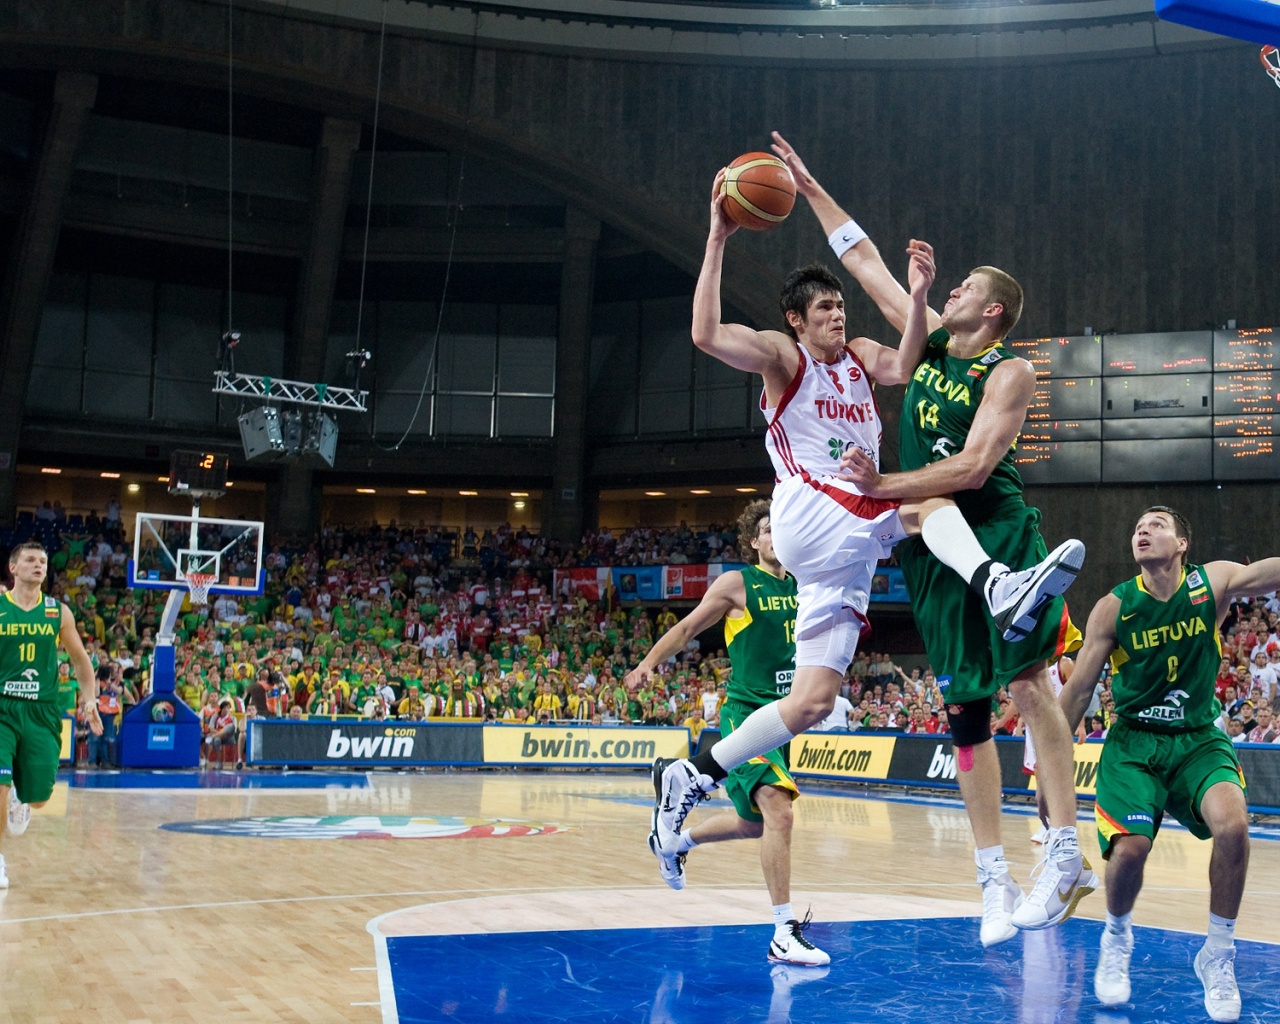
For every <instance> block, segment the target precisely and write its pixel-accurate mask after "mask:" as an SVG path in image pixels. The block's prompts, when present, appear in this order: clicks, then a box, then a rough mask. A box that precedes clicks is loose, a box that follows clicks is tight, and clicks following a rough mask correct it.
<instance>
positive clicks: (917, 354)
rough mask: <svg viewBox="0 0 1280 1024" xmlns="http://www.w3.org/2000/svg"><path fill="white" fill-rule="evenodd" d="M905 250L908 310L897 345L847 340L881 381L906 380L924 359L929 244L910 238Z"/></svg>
mask: <svg viewBox="0 0 1280 1024" xmlns="http://www.w3.org/2000/svg"><path fill="white" fill-rule="evenodd" d="M907 252H908V253H910V255H911V260H910V263H909V264H908V266H907V279H908V280H909V281H910V282H911V309H910V311H909V312H908V314H907V324H906V328H905V329H904V330H903V332H902V342H901V343H900V344H899V345H898V347H897V348H889V346H887V345H881V344H879V343H877V342H874V341H872V340H871V339H870V338H853V339H852V340H851V341H850V342H849V344H850V346H851V347H852V348H853V349H854V351H855V352H857V354H858V358H859V359H860V360H861V361H862V365H863V366H865V367H866V368H867V373H868V374H870V375H871V378H872V379H873V380H875V381H877V382H879V383H881V384H905V383H907V381H909V380H910V379H911V375H912V374H913V373H915V370H916V367H917V366H919V365H920V360H921V359H923V358H924V349H925V341H926V340H927V339H928V337H929V330H928V313H929V307H928V297H929V287H930V285H932V284H933V280H934V274H935V268H934V261H933V246H931V245H930V244H929V243H928V242H921V241H918V240H917V239H914V238H913V239H911V244H910V245H909V246H908V247H907Z"/></svg>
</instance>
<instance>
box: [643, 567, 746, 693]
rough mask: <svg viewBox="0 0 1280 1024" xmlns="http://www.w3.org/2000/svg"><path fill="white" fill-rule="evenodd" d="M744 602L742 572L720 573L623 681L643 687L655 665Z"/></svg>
mask: <svg viewBox="0 0 1280 1024" xmlns="http://www.w3.org/2000/svg"><path fill="white" fill-rule="evenodd" d="M746 604H747V587H746V584H745V583H743V582H742V573H741V572H738V571H733V572H726V573H721V574H720V575H719V576H717V577H716V580H715V582H714V583H712V584H711V586H710V587H708V588H707V592H706V594H704V595H703V597H702V600H701V601H699V602H698V606H697V607H696V608H694V609H693V611H691V612H690V613H689V614H688V615H686V616H685V617H684V618H683V619H681V620H680V621H679V622H677V623H676V624H675V625H674V626H672V627H671V628H670V629H669V630H667V631H666V632H665V633H663V634H662V636H661V637H659V638H658V642H657V643H655V644H654V645H653V647H651V648H650V649H649V653H648V654H646V655H645V656H644V659H643V660H642V661H641V662H640V664H639V665H637V666H636V667H635V668H634V669H632V670H631V671H630V672H628V673H627V677H626V684H627V685H628V686H630V685H632V684H633V683H635V684H637V685H640V686H643V685H644V684H645V683H646V682H648V679H649V676H650V674H651V673H652V672H653V669H654V666H655V665H659V664H661V663H662V662H664V661H666V660H667V659H668V658H670V657H671V656H672V655H674V654H677V653H679V652H680V651H683V650H684V649H685V648H686V647H687V646H688V645H689V641H690V640H692V639H693V638H694V637H695V636H697V635H698V634H699V633H701V632H702V631H703V630H704V629H706V628H707V627H708V626H710V625H711V624H712V623H714V622H718V621H719V620H720V619H722V618H724V617H725V616H726V615H728V614H729V613H730V612H732V611H741V610H742V609H743V608H745V607H746Z"/></svg>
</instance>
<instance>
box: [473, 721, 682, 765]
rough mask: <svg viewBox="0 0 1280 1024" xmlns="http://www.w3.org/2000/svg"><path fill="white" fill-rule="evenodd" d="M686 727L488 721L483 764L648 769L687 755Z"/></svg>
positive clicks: (485, 732) (485, 729) (485, 730)
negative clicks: (656, 761)
mask: <svg viewBox="0 0 1280 1024" xmlns="http://www.w3.org/2000/svg"><path fill="white" fill-rule="evenodd" d="M688 756H689V730H688V729H657V728H645V727H643V726H607V725H606V726H600V725H594V726H590V725H584V726H575V727H570V728H561V727H559V726H552V725H532V726H524V725H486V726H485V727H484V763H485V764H541V765H548V766H550V765H584V766H588V765H589V766H590V767H592V768H627V767H648V766H649V765H651V764H652V763H653V759H654V758H655V757H688Z"/></svg>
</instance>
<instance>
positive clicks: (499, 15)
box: [243, 0, 1223, 65]
mask: <svg viewBox="0 0 1280 1024" xmlns="http://www.w3.org/2000/svg"><path fill="white" fill-rule="evenodd" d="M243 2H244V3H246V4H249V5H255V6H259V7H264V8H269V7H277V8H286V9H287V11H288V13H289V14H290V15H291V16H294V17H299V16H301V17H316V18H322V19H331V20H338V21H364V22H376V23H379V24H381V22H382V19H383V18H384V17H385V19H386V23H387V26H388V28H389V29H391V30H394V31H409V32H413V31H418V32H422V33H424V34H427V35H436V36H442V37H456V38H465V39H468V40H472V41H477V42H483V43H487V44H489V45H495V46H505V47H511V48H518V49H533V50H547V51H578V52H582V53H589V54H593V55H613V56H617V57H619V58H626V59H632V60H634V59H647V60H659V61H679V62H691V61H696V62H706V61H725V62H735V61H747V60H749V61H752V62H759V61H761V60H764V61H768V62H771V63H776V64H788V63H795V62H803V63H805V64H806V65H813V64H818V65H839V64H842V63H847V62H855V63H858V64H862V65H866V64H887V63H895V62H901V61H908V62H921V63H938V62H944V63H951V62H957V61H960V62H963V61H970V60H1001V61H1026V60H1045V59H1073V58H1096V57H1099V56H1105V55H1107V54H1114V55H1117V56H1119V55H1131V54H1134V53H1142V52H1168V51H1169V50H1170V49H1174V48H1184V47H1203V46H1214V45H1222V44H1223V40H1221V39H1220V38H1219V37H1216V36H1211V35H1207V34H1205V33H1202V32H1197V31H1195V30H1192V29H1186V28H1183V27H1182V26H1179V25H1174V24H1170V23H1168V22H1163V21H1160V20H1159V19H1158V18H1156V16H1155V11H1154V4H1153V2H1152V0H1016V2H1011V0H922V2H903V0H898V2H893V0H858V2H856V3H854V2H850V0H776V2H771V3H764V2H751V0H389V2H387V3H383V2H382V0H243Z"/></svg>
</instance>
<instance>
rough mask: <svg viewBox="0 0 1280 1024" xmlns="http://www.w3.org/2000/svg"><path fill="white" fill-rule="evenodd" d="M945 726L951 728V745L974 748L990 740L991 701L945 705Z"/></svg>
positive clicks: (987, 699) (971, 701) (972, 701)
mask: <svg viewBox="0 0 1280 1024" xmlns="http://www.w3.org/2000/svg"><path fill="white" fill-rule="evenodd" d="M947 724H948V725H949V726H950V727H951V745H952V746H954V747H976V746H977V745H978V744H979V743H985V742H986V741H987V740H989V739H991V699H990V698H986V699H983V700H970V701H966V702H965V703H963V704H948V705H947Z"/></svg>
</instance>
